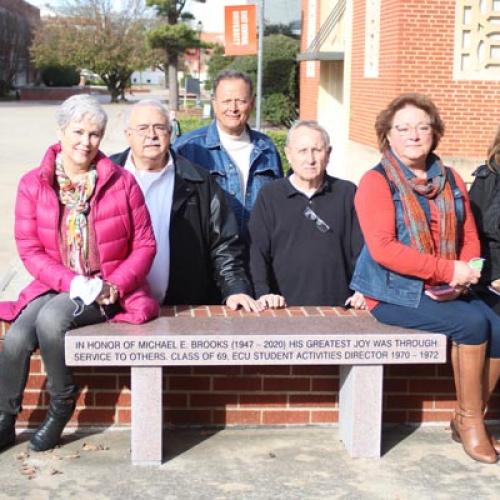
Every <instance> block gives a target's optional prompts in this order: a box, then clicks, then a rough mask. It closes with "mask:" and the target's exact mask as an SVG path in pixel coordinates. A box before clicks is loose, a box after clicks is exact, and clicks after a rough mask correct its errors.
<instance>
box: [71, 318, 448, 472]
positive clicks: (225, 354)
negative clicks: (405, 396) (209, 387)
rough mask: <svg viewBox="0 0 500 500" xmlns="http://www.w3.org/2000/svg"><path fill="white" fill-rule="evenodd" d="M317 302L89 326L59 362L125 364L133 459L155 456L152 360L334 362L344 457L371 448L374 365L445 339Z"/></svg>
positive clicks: (375, 440)
mask: <svg viewBox="0 0 500 500" xmlns="http://www.w3.org/2000/svg"><path fill="white" fill-rule="evenodd" d="M297 309H299V310H300V309H302V310H303V312H305V309H306V308H297ZM205 310H207V309H205ZM315 310H316V311H319V310H320V309H319V308H318V309H315ZM324 310H325V311H328V313H327V314H324V313H322V314H316V315H308V317H304V316H305V315H304V314H301V315H300V316H299V315H298V314H293V313H294V312H299V311H294V310H292V311H278V313H279V314H276V312H274V311H268V312H266V313H264V314H261V315H260V316H261V317H257V315H255V314H252V315H245V314H242V313H240V312H237V313H231V312H230V311H227V310H225V309H224V308H219V309H218V312H219V314H218V315H213V316H212V317H207V315H206V314H201V315H200V314H199V313H200V312H203V309H200V308H196V309H188V310H185V311H183V312H185V313H186V314H182V312H180V313H179V314H178V315H177V316H176V317H172V316H170V317H162V318H159V319H157V320H155V321H152V322H150V323H148V324H146V325H141V326H133V325H123V324H100V325H92V326H88V327H84V328H79V329H77V330H72V331H70V332H68V334H67V336H66V361H67V363H68V364H69V365H72V366H96V365H97V366H130V367H131V391H132V460H133V462H134V463H139V464H140V463H142V464H151V463H161V459H162V456H161V450H162V442H161V435H162V432H161V430H162V427H163V418H162V417H163V415H162V380H163V376H162V371H163V368H162V367H179V366H191V367H205V366H209V367H213V366H214V365H215V366H221V367H226V366H233V365H234V366H238V367H239V366H256V365H266V366H269V365H273V366H274V365H275V366H277V367H279V366H282V365H294V366H295V365H309V366H310V365H320V366H324V365H326V366H328V365H340V366H341V368H340V390H339V394H340V397H339V408H340V435H341V438H342V440H343V441H344V444H345V446H346V449H347V450H348V452H349V453H350V454H351V456H355V457H378V456H380V450H381V425H382V396H383V391H382V388H383V366H384V365H391V364H409V363H411V364H415V363H418V364H420V363H424V364H428V363H432V364H435V363H444V362H445V361H446V338H445V337H444V335H439V334H432V333H423V332H422V333H418V332H415V331H410V330H403V329H398V328H392V327H387V326H384V325H381V324H379V323H377V322H376V321H375V320H374V319H373V318H372V317H371V316H370V315H368V314H361V315H360V314H358V315H356V314H349V313H347V314H346V313H345V312H344V311H342V310H334V309H332V308H327V309H324ZM291 313H292V314H291ZM330 313H331V314H330ZM167 314H168V313H167ZM241 316H247V317H245V318H243V317H241ZM276 316H279V317H276ZM167 371H168V368H167Z"/></svg>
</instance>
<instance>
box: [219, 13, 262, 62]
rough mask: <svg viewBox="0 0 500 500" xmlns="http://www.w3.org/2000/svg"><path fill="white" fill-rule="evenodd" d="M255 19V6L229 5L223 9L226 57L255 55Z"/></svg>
mask: <svg viewBox="0 0 500 500" xmlns="http://www.w3.org/2000/svg"><path fill="white" fill-rule="evenodd" d="M255 18H256V6H255V5H230V6H227V7H224V20H225V23H224V24H225V32H224V41H225V54H226V56H244V55H249V54H257V26H256V22H255Z"/></svg>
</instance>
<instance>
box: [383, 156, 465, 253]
mask: <svg viewBox="0 0 500 500" xmlns="http://www.w3.org/2000/svg"><path fill="white" fill-rule="evenodd" d="M433 158H435V161H437V163H438V165H439V169H440V174H439V175H437V176H435V177H433V178H432V179H430V180H424V179H417V178H416V177H413V178H411V179H407V178H406V176H405V175H404V172H403V171H402V170H401V166H400V165H399V161H398V159H397V158H396V156H395V155H394V153H393V152H392V151H391V150H390V149H386V150H385V151H384V152H383V155H382V160H381V163H382V166H383V167H384V170H385V173H386V175H387V177H388V179H389V181H390V182H391V183H392V184H393V185H394V186H395V188H396V189H397V191H398V192H399V195H400V197H401V203H402V205H403V213H404V219H405V224H406V227H407V228H408V230H409V233H410V241H411V245H412V247H414V248H416V249H417V250H418V251H419V252H420V253H427V254H431V255H434V254H435V250H434V243H433V240H432V235H431V231H430V228H429V223H428V222H427V219H426V217H425V212H424V209H423V208H422V205H421V204H420V203H419V201H418V198H417V196H416V195H415V193H417V194H419V195H421V196H423V197H425V198H427V199H430V200H435V203H436V206H437V208H438V210H439V246H440V248H439V254H438V255H439V256H440V257H443V258H445V259H451V260H455V259H456V258H457V228H456V224H457V217H456V214H455V200H454V196H453V191H452V189H451V186H450V183H449V182H447V179H446V169H445V167H444V165H443V164H442V162H441V160H440V159H439V158H438V157H437V156H433Z"/></svg>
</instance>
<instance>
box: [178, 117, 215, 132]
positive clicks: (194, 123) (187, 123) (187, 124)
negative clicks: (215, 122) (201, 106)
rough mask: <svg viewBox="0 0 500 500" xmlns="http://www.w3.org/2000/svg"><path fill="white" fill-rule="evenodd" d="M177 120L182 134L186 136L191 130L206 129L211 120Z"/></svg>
mask: <svg viewBox="0 0 500 500" xmlns="http://www.w3.org/2000/svg"><path fill="white" fill-rule="evenodd" d="M177 120H179V123H180V126H181V130H182V133H183V134H185V133H186V132H189V131H191V130H194V129H197V128H201V127H204V126H205V125H208V124H209V123H210V121H211V120H210V118H199V117H196V116H186V117H183V116H179V115H178V116H177Z"/></svg>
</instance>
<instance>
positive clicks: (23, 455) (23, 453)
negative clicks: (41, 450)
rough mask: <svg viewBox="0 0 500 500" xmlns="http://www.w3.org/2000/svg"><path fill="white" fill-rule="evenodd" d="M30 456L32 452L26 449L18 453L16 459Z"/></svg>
mask: <svg viewBox="0 0 500 500" xmlns="http://www.w3.org/2000/svg"><path fill="white" fill-rule="evenodd" d="M29 456H30V454H29V453H28V452H26V451H22V452H21V453H18V454H17V455H16V460H24V459H26V458H28V457H29Z"/></svg>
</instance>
